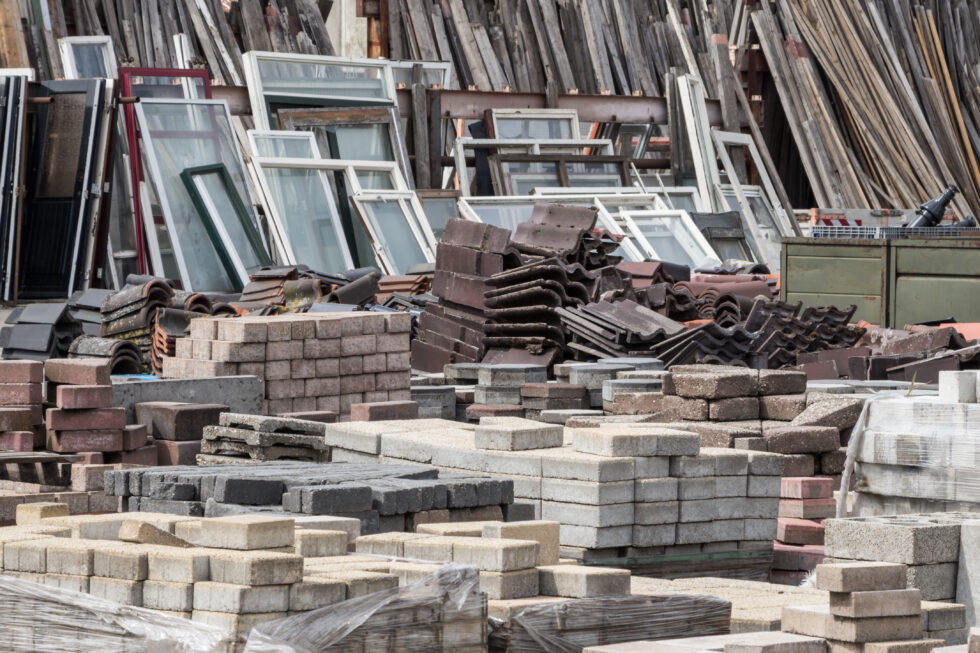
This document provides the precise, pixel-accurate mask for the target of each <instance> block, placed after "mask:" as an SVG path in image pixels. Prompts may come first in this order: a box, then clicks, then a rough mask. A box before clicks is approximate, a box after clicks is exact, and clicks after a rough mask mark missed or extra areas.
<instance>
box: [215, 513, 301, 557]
mask: <svg viewBox="0 0 980 653" xmlns="http://www.w3.org/2000/svg"><path fill="white" fill-rule="evenodd" d="M294 529H295V524H294V522H293V520H292V519H288V518H283V517H275V516H271V515H258V514H255V515H229V516H227V517H215V518H211V519H202V520H201V532H200V534H199V535H198V543H199V545H200V546H205V547H212V548H216V549H238V550H255V549H273V548H277V547H281V546H292V545H293V531H294Z"/></svg>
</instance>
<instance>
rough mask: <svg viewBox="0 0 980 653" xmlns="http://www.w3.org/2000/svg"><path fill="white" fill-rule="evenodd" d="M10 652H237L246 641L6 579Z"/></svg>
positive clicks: (1, 597)
mask: <svg viewBox="0 0 980 653" xmlns="http://www.w3.org/2000/svg"><path fill="white" fill-rule="evenodd" d="M0 614H2V615H3V616H2V617H0V651H4V652H5V653H82V652H85V653H92V652H98V653H117V652H120V653H121V652H125V653H131V652H132V653H136V652H137V651H140V652H149V653H235V652H236V651H240V650H241V649H242V646H241V644H242V642H241V640H240V639H237V638H235V637H233V636H231V635H229V634H228V633H226V632H224V631H222V630H221V629H219V628H215V627H214V626H208V625H206V624H201V623H197V622H194V621H189V620H187V619H182V618H180V617H171V616H169V615H166V614H164V613H162V612H158V611H156V610H147V609H144V608H134V607H131V606H125V605H120V604H118V603H113V602H112V601H106V600H104V599H100V598H98V597H95V596H92V595H91V594H81V593H79V592H73V591H71V590H65V589H59V588H55V587H48V586H47V585H39V584H38V583H32V582H30V581H26V580H21V579H19V578H13V577H11V576H2V575H0Z"/></svg>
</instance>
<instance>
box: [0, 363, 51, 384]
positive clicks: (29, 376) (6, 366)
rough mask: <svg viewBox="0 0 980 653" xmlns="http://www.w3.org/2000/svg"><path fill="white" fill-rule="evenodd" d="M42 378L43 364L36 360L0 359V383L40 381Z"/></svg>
mask: <svg viewBox="0 0 980 653" xmlns="http://www.w3.org/2000/svg"><path fill="white" fill-rule="evenodd" d="M43 380H44V364H43V363H40V362H38V361H25V360H5V361H0V383H40V382H41V381H43Z"/></svg>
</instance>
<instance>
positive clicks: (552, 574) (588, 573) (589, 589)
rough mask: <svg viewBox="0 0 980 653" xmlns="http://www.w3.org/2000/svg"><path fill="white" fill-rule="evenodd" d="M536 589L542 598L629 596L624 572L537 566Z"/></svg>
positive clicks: (625, 570)
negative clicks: (537, 580)
mask: <svg viewBox="0 0 980 653" xmlns="http://www.w3.org/2000/svg"><path fill="white" fill-rule="evenodd" d="M538 574H539V586H540V592H541V594H543V595H545V596H564V597H568V598H591V597H596V596H620V595H624V594H629V593H630V572H629V570H627V569H611V568H607V567H581V566H574V565H552V566H540V567H538Z"/></svg>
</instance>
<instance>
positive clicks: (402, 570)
mask: <svg viewBox="0 0 980 653" xmlns="http://www.w3.org/2000/svg"><path fill="white" fill-rule="evenodd" d="M439 567H440V565H439V564H438V563H427V562H400V561H393V562H392V563H391V564H390V565H389V566H388V573H389V574H394V575H395V576H398V585H399V586H400V587H405V586H406V585H411V584H413V583H417V582H419V581H420V580H423V579H425V578H428V577H429V576H431V575H432V574H434V573H436V571H438V570H439Z"/></svg>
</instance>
